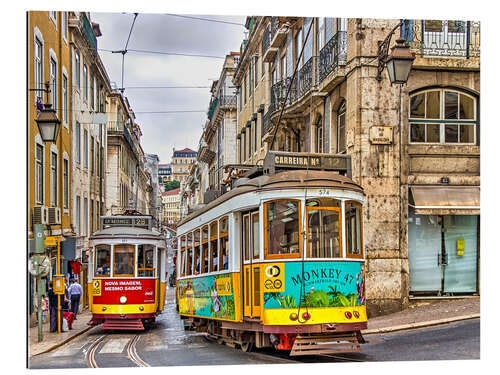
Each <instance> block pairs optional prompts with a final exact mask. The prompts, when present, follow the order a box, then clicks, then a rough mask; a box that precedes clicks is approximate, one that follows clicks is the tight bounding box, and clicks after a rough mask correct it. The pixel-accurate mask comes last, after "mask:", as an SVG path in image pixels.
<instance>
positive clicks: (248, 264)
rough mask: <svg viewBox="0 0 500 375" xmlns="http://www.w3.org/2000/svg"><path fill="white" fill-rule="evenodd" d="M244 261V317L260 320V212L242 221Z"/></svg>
mask: <svg viewBox="0 0 500 375" xmlns="http://www.w3.org/2000/svg"><path fill="white" fill-rule="evenodd" d="M242 226H243V228H242V231H241V233H242V246H241V249H242V259H243V270H242V271H243V272H242V274H243V306H244V308H243V315H244V316H245V317H248V318H258V317H260V315H261V303H260V297H261V290H260V265H259V264H256V262H258V261H259V257H260V238H259V237H260V236H259V233H260V232H259V229H260V225H259V211H258V210H255V211H252V212H249V213H247V214H244V215H243V221H242Z"/></svg>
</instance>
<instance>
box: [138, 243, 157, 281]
mask: <svg viewBox="0 0 500 375" xmlns="http://www.w3.org/2000/svg"><path fill="white" fill-rule="evenodd" d="M138 251H139V254H138V257H137V263H138V265H137V276H139V277H154V276H155V268H154V263H153V252H154V246H152V245H139V246H138Z"/></svg>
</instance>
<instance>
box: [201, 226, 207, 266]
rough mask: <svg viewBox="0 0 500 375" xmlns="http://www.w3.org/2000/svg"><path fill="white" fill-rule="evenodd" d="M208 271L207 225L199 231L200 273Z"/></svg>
mask: <svg viewBox="0 0 500 375" xmlns="http://www.w3.org/2000/svg"><path fill="white" fill-rule="evenodd" d="M207 272H208V225H206V226H204V227H203V228H202V231H201V273H207Z"/></svg>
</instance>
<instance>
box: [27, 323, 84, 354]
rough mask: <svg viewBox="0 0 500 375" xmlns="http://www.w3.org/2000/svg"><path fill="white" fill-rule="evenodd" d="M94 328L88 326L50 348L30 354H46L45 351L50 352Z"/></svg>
mask: <svg viewBox="0 0 500 375" xmlns="http://www.w3.org/2000/svg"><path fill="white" fill-rule="evenodd" d="M92 328H94V327H92V326H90V327H86V328H84V329H82V330H81V331H79V332H77V333H75V334H74V335H73V336H69V337H68V338H66V339H64V340H63V341H61V342H58V343H57V344H54V345H52V346H51V347H50V348H48V349H45V350H44V351H42V352H40V353H36V354H33V355H30V357H35V356H37V355H40V354H45V353H48V352H50V351H52V350H54V349H57V348H59V347H60V346H63V345H64V344H67V343H68V342H70V341H71V340H73V339H75V338H77V337H78V336H80V335H83V334H84V333H85V332H87V331H90V330H91V329H92Z"/></svg>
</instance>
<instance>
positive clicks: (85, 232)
mask: <svg viewBox="0 0 500 375" xmlns="http://www.w3.org/2000/svg"><path fill="white" fill-rule="evenodd" d="M88 231H89V201H88V199H87V198H83V235H84V236H87V235H88V233H89V232H88Z"/></svg>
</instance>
